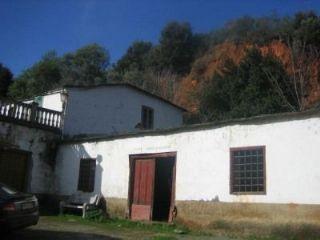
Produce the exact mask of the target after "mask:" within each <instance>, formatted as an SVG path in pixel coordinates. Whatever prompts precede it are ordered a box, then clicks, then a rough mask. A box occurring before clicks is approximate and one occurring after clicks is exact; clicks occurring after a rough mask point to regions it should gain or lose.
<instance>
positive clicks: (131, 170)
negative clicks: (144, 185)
mask: <svg viewBox="0 0 320 240" xmlns="http://www.w3.org/2000/svg"><path fill="white" fill-rule="evenodd" d="M167 157H172V158H174V164H173V169H172V170H173V173H172V185H171V202H170V212H169V219H168V222H172V220H173V216H172V211H173V209H174V207H175V199H176V164H177V152H164V153H142V154H130V155H129V185H128V186H129V187H128V200H127V213H128V217H129V219H131V205H132V202H133V188H134V187H133V184H134V170H135V161H136V160H143V159H150V158H154V159H156V158H167ZM164 161H165V160H164ZM153 194H154V191H153ZM151 221H152V220H151Z"/></svg>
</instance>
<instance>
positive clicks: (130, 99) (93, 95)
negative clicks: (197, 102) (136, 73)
mask: <svg viewBox="0 0 320 240" xmlns="http://www.w3.org/2000/svg"><path fill="white" fill-rule="evenodd" d="M142 105H146V106H149V107H152V108H153V109H154V128H155V129H161V128H171V127H178V126H181V125H182V122H183V119H182V113H183V111H182V110H180V109H178V108H176V107H174V106H172V105H170V104H168V103H165V102H164V101H161V100H159V99H157V98H154V97H151V96H148V95H146V94H144V93H141V92H139V91H137V90H134V89H131V88H128V87H123V86H107V87H103V86H101V87H98V88H69V89H68V101H67V106H66V114H65V120H64V129H63V133H64V134H65V135H78V134H119V133H126V132H133V131H137V129H135V126H136V125H137V124H138V123H139V122H140V121H141V106H142Z"/></svg>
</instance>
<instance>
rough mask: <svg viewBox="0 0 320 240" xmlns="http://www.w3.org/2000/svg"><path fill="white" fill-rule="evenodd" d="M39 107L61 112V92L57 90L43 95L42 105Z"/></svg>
mask: <svg viewBox="0 0 320 240" xmlns="http://www.w3.org/2000/svg"><path fill="white" fill-rule="evenodd" d="M40 107H43V108H48V109H51V110H54V111H59V112H62V110H63V109H62V108H63V102H62V99H61V93H60V92H57V93H52V94H48V95H45V96H43V97H42V105H41V106H40Z"/></svg>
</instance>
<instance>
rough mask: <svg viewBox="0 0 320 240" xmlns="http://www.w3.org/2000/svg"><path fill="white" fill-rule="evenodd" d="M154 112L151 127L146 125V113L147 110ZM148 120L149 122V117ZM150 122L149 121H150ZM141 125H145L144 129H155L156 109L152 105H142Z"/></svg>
mask: <svg viewBox="0 0 320 240" xmlns="http://www.w3.org/2000/svg"><path fill="white" fill-rule="evenodd" d="M149 111H150V112H152V118H151V126H150V127H146V126H145V125H144V121H143V119H144V113H145V112H149ZM147 116H149V117H150V114H147ZM147 122H149V120H148V119H147ZM148 124H149V123H148ZM141 126H142V127H143V129H153V128H154V109H153V108H152V107H148V106H145V105H142V106H141Z"/></svg>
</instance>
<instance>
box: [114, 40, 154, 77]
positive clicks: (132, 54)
mask: <svg viewBox="0 0 320 240" xmlns="http://www.w3.org/2000/svg"><path fill="white" fill-rule="evenodd" d="M151 48H152V43H151V42H143V41H136V42H133V43H132V45H131V46H130V47H129V48H128V49H127V52H126V53H125V54H124V55H123V56H122V57H121V59H119V61H118V62H117V64H116V66H115V70H116V71H117V72H119V73H125V72H127V71H130V70H138V71H144V70H145V69H146V66H147V56H148V53H149V52H150V50H151Z"/></svg>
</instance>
